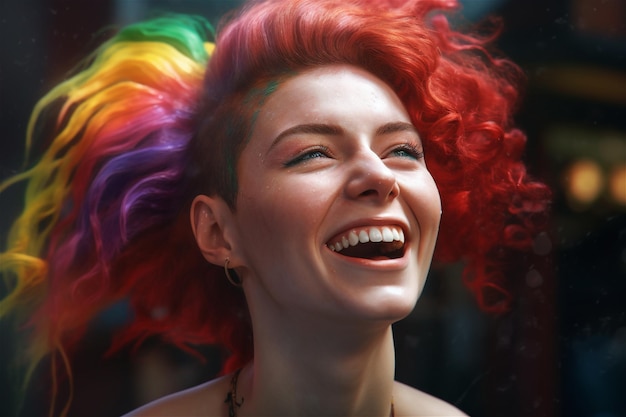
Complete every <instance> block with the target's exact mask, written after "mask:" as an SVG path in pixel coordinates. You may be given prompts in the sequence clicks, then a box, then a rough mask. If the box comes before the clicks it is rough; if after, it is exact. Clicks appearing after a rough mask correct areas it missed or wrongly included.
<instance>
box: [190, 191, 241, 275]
mask: <svg viewBox="0 0 626 417" xmlns="http://www.w3.org/2000/svg"><path fill="white" fill-rule="evenodd" d="M190 216H191V227H192V229H193V234H194V236H195V237H196V243H197V244H198V248H200V252H201V253H202V255H203V256H204V258H205V259H206V260H207V261H209V262H210V263H212V264H214V265H219V266H222V265H224V260H225V259H226V258H232V249H233V244H234V241H233V240H234V239H233V236H232V233H231V231H232V229H233V227H232V211H231V209H230V207H229V206H228V204H226V202H225V201H224V200H223V199H222V198H221V197H217V196H215V197H209V196H206V195H199V196H196V198H195V199H194V200H193V203H191V211H190Z"/></svg>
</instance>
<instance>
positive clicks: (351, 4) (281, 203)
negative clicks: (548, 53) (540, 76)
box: [0, 0, 548, 416]
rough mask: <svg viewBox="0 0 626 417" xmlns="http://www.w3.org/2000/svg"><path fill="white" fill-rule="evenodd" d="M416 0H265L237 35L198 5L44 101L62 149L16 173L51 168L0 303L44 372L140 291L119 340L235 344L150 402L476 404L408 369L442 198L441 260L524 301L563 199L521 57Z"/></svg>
mask: <svg viewBox="0 0 626 417" xmlns="http://www.w3.org/2000/svg"><path fill="white" fill-rule="evenodd" d="M400 3H401V2H395V1H391V0H389V1H388V2H385V1H374V0H372V1H358V0H354V1H345V0H282V1H281V0H270V1H265V2H261V3H254V4H252V5H250V6H248V7H246V8H244V9H243V10H242V11H241V12H240V14H238V15H236V16H235V17H232V18H231V19H230V20H229V21H228V22H226V23H225V24H224V25H223V26H222V27H221V30H220V31H219V33H218V35H217V38H216V42H215V47H214V45H213V44H209V43H206V36H207V35H206V34H207V32H208V31H209V30H208V29H209V28H208V27H207V25H206V24H205V23H204V21H203V20H201V19H198V18H192V17H180V16H173V17H165V18H161V19H158V20H154V21H150V22H144V23H140V24H137V25H134V26H131V27H129V28H127V29H125V30H123V31H122V32H120V34H118V35H117V36H116V37H115V38H114V39H112V40H111V41H109V42H107V43H106V44H105V45H103V46H102V47H101V48H100V49H99V50H98V51H97V52H96V54H95V55H94V56H93V58H92V60H91V62H90V63H89V65H88V66H87V67H86V69H85V70H83V71H82V72H80V73H79V74H77V75H76V76H75V77H73V78H71V79H70V80H68V81H66V82H64V83H63V84H61V85H60V86H59V87H57V88H56V89H54V90H53V91H52V92H50V93H49V94H48V95H47V96H46V97H44V99H42V101H41V102H40V103H39V104H38V106H37V107H36V108H35V112H34V115H33V119H32V122H31V125H30V128H29V138H30V137H32V136H33V135H34V134H35V133H37V134H38V135H43V137H44V138H50V139H49V140H50V146H49V148H48V150H47V151H46V153H45V154H44V156H43V157H42V159H41V161H40V162H39V163H38V164H36V165H35V166H34V167H33V168H32V169H30V170H29V171H27V172H26V173H24V174H22V175H20V176H18V177H16V178H14V179H12V180H9V181H8V182H7V183H5V184H4V185H3V188H6V187H7V186H8V185H10V184H12V183H14V182H17V181H20V180H28V185H27V187H28V188H27V191H26V198H27V205H26V208H25V210H24V213H23V214H22V216H21V217H20V218H19V219H18V220H17V221H16V223H15V225H14V227H13V229H12V232H11V236H10V241H9V247H8V250H7V252H5V253H4V254H3V255H2V256H3V258H2V260H3V262H2V265H3V267H2V268H3V270H4V271H5V273H6V274H7V275H8V276H9V277H10V279H13V280H14V282H15V289H14V290H13V292H11V293H10V294H9V296H8V297H7V298H6V299H5V300H3V302H2V305H1V310H0V313H2V314H6V311H9V309H10V310H12V311H13V310H17V311H18V313H19V314H24V315H25V316H26V317H28V320H29V323H30V324H31V325H32V327H33V340H32V346H33V350H32V351H31V352H30V359H31V361H32V363H33V366H34V365H35V364H36V363H37V362H38V361H39V360H40V359H41V358H42V357H44V356H45V355H47V354H49V353H50V352H53V355H52V359H53V368H55V367H56V361H58V360H59V358H61V359H62V360H63V361H64V365H63V367H65V368H66V369H67V371H68V372H69V363H68V360H67V359H66V358H67V356H66V353H65V352H66V351H67V349H69V348H71V347H72V346H73V345H74V344H75V342H76V341H78V340H79V339H80V336H81V334H82V332H83V331H84V330H85V327H86V326H87V324H88V323H89V321H90V320H91V319H92V318H93V317H94V316H96V315H97V314H98V313H99V312H100V311H102V310H103V309H105V308H106V307H107V306H109V305H110V304H111V303H113V302H116V301H118V300H124V299H128V300H129V302H130V304H131V306H132V308H133V312H134V319H133V321H132V323H131V324H130V325H129V327H128V328H127V329H125V331H124V332H123V333H122V334H121V335H120V337H119V338H118V339H117V341H116V343H115V346H114V347H113V348H117V347H119V346H121V345H124V344H126V343H128V342H130V341H135V340H139V341H141V340H143V339H145V338H146V337H149V336H151V335H160V336H161V337H162V338H164V339H165V340H166V341H169V342H171V343H174V344H176V345H178V346H180V347H181V348H184V349H188V350H191V349H192V347H191V345H192V344H200V343H212V344H218V345H221V346H223V347H224V348H225V350H226V351H227V352H228V354H229V355H230V356H229V358H228V360H227V362H226V364H225V366H224V372H225V375H224V376H223V377H222V378H220V379H217V380H215V381H211V382H208V383H206V384H204V385H201V386H199V387H196V388H193V389H191V390H188V391H185V392H182V393H179V394H175V395H174V396H171V397H166V398H164V399H162V400H160V401H157V402H155V403H153V404H150V405H147V406H145V407H144V408H141V409H139V410H136V411H135V412H133V413H131V414H130V415H137V416H142V415H146V416H147V415H150V416H154V415H224V416H226V415H229V416H235V415H236V416H245V415H329V416H330V415H342V416H347V415H372V416H374V415H376V416H387V415H462V413H461V412H460V411H459V410H457V409H456V408H454V407H452V406H451V405H448V404H446V403H444V402H442V401H440V400H437V399H435V398H433V397H430V396H428V395H427V394H425V393H422V392H419V391H417V390H415V389H413V388H409V387H407V386H404V385H402V384H400V383H398V382H394V356H393V339H392V334H391V324H392V323H393V322H395V321H397V320H400V319H401V318H403V317H405V316H406V315H407V314H409V313H410V311H411V310H412V308H413V306H414V305H415V302H416V301H417V298H418V297H419V294H420V291H421V289H422V288H423V285H424V280H425V278H426V274H427V272H428V268H429V265H430V262H431V258H432V256H433V251H434V247H435V240H436V238H437V231H438V229H439V222H440V216H441V213H442V208H443V217H442V218H441V232H440V241H439V243H438V249H437V254H436V255H437V257H438V258H439V259H441V260H444V261H446V260H456V259H459V258H463V259H465V260H466V261H467V269H466V275H465V281H466V283H467V285H468V286H469V287H470V288H471V289H472V290H473V291H474V292H475V294H476V295H477V297H478V301H479V303H480V304H481V305H482V306H483V307H484V308H485V309H487V310H493V311H502V310H503V309H505V308H506V306H507V304H508V302H509V301H510V297H511V296H510V294H509V293H508V292H507V291H506V288H505V287H506V279H507V276H506V269H505V268H504V267H503V266H502V261H503V260H504V259H506V258H507V256H509V255H511V254H512V253H516V252H517V251H521V250H525V249H527V248H528V247H529V246H530V244H531V242H532V238H533V236H534V234H535V233H536V231H537V230H538V228H539V226H540V221H541V219H542V218H543V212H544V211H545V206H546V201H547V194H548V193H547V190H546V188H545V186H543V185H542V184H539V183H535V182H532V181H530V180H529V179H528V178H527V176H526V174H525V169H524V166H523V164H522V163H521V162H520V156H521V153H522V152H523V147H524V142H525V137H524V135H523V134H522V133H521V132H519V131H518V130H515V129H514V128H513V127H512V123H511V109H512V107H513V106H514V105H515V101H516V99H517V93H516V88H515V83H514V81H513V80H515V79H516V78H518V77H519V74H518V70H517V69H516V67H515V66H514V65H513V64H511V63H510V62H508V61H506V60H502V59H497V58H494V57H492V56H491V55H489V54H488V52H486V50H485V45H486V43H487V41H488V40H487V39H482V38H479V37H473V36H469V35H462V34H460V33H457V32H454V31H452V30H451V29H450V28H449V27H448V25H447V21H446V19H445V18H444V17H443V16H442V15H440V14H433V11H435V10H436V9H450V8H454V7H455V4H452V3H451V2H444V1H410V2H408V3H406V4H400ZM209 55H210V58H209V57H208V56H209ZM207 61H208V63H207ZM50 117H52V118H53V122H52V123H51V122H47V121H46V119H47V118H50ZM426 163H428V167H427V164H426ZM433 178H434V180H433ZM435 184H436V185H435ZM190 218H191V227H190V226H189V222H190V220H189V219H190ZM33 305H34V306H35V307H34V310H33ZM21 307H26V308H24V309H20V308H21ZM33 311H34V312H33ZM20 318H21V317H20ZM66 411H67V408H66V409H65V410H63V411H62V414H63V413H65V412H66Z"/></svg>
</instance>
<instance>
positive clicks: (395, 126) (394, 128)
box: [270, 122, 419, 149]
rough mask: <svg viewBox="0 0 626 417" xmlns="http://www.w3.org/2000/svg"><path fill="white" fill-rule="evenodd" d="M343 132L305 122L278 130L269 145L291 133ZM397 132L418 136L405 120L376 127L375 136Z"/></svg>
mask: <svg viewBox="0 0 626 417" xmlns="http://www.w3.org/2000/svg"><path fill="white" fill-rule="evenodd" d="M343 132H344V130H343V129H342V128H341V127H339V126H336V125H329V124H324V123H305V124H301V125H296V126H293V127H290V128H288V129H285V130H283V131H282V132H280V133H279V134H278V136H276V137H275V138H274V140H273V141H272V144H271V145H270V149H272V148H273V147H275V146H276V145H277V144H278V143H279V142H280V141H282V140H283V139H284V138H285V137H287V136H291V135H297V134H312V135H327V136H334V135H341V134H342V133H343ZM397 132H413V133H415V134H416V135H418V137H419V134H418V133H417V129H415V126H413V125H412V124H411V123H406V122H391V123H386V124H384V125H382V126H380V127H379V128H378V129H376V136H382V135H387V134H391V133H397Z"/></svg>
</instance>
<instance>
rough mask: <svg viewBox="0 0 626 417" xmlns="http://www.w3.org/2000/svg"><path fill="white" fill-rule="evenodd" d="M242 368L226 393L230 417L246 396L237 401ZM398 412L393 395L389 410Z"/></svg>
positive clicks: (392, 416) (390, 413) (231, 381)
mask: <svg viewBox="0 0 626 417" xmlns="http://www.w3.org/2000/svg"><path fill="white" fill-rule="evenodd" d="M240 373H241V369H238V370H237V371H236V372H235V373H234V374H233V377H232V378H231V380H230V391H228V393H227V394H226V399H225V400H224V403H225V404H228V417H237V408H239V407H241V405H242V404H243V400H244V398H243V397H241V401H237V381H238V379H239V374H240ZM395 416H396V413H395V410H394V407H393V397H391V409H390V410H389V417H395Z"/></svg>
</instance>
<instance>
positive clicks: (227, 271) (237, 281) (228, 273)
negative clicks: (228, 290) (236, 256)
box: [224, 258, 241, 288]
mask: <svg viewBox="0 0 626 417" xmlns="http://www.w3.org/2000/svg"><path fill="white" fill-rule="evenodd" d="M229 263H230V258H226V259H225V260H224V273H225V274H226V279H228V282H230V283H231V284H233V285H234V286H235V287H239V288H241V279H240V278H239V277H238V276H237V273H236V272H235V271H234V270H231V269H229V268H228V264H229ZM231 274H233V275H234V276H235V277H236V278H237V279H233V277H232V276H231Z"/></svg>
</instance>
